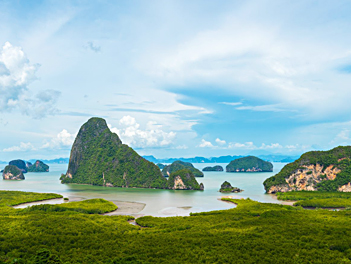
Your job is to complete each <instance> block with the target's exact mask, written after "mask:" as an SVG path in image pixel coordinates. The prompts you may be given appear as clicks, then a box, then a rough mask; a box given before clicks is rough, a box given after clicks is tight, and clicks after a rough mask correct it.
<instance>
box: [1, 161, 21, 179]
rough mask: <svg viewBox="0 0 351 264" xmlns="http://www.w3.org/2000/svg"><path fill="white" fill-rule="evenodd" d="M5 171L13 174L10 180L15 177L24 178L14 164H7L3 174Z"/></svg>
mask: <svg viewBox="0 0 351 264" xmlns="http://www.w3.org/2000/svg"><path fill="white" fill-rule="evenodd" d="M6 173H11V174H12V175H13V176H12V177H11V178H10V180H17V179H21V180H24V176H23V173H22V171H21V170H20V169H19V168H18V167H17V166H15V165H7V166H6V167H5V169H4V171H3V175H5V174H6Z"/></svg>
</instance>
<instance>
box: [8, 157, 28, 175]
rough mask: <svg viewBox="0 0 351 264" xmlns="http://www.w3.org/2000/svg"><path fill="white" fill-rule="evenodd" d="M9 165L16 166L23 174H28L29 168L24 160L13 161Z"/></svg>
mask: <svg viewBox="0 0 351 264" xmlns="http://www.w3.org/2000/svg"><path fill="white" fill-rule="evenodd" d="M9 165H12V166H16V167H17V168H18V169H20V170H21V171H22V173H27V166H26V163H25V162H24V161H23V160H20V159H18V160H11V161H10V162H9Z"/></svg>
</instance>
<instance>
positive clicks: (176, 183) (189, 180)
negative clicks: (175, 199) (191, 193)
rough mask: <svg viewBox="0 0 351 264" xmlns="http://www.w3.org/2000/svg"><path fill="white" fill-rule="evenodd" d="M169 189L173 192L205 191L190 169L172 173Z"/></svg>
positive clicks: (168, 183)
mask: <svg viewBox="0 0 351 264" xmlns="http://www.w3.org/2000/svg"><path fill="white" fill-rule="evenodd" d="M167 187H168V189H173V190H201V191H202V190H204V185H203V184H202V183H200V184H199V183H198V182H197V180H196V179H195V176H194V174H193V173H192V171H191V170H189V169H182V170H178V171H175V172H172V173H171V174H170V176H169V178H168V181H167Z"/></svg>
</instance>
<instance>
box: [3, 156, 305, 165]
mask: <svg viewBox="0 0 351 264" xmlns="http://www.w3.org/2000/svg"><path fill="white" fill-rule="evenodd" d="M242 157H246V156H230V155H227V156H220V157H212V158H205V157H193V158H167V159H157V158H155V157H154V156H143V158H144V159H146V160H148V161H151V162H154V163H173V162H174V161H176V160H181V161H184V162H191V163H229V162H231V161H232V160H235V159H239V158H242ZM256 157H258V158H260V159H263V160H266V161H270V162H286V163H289V162H294V161H295V160H297V159H298V158H300V156H287V155H273V154H272V155H257V156H256ZM36 160H37V159H30V160H28V161H29V162H31V163H34V162H35V161H36ZM40 160H41V161H42V162H44V163H47V164H67V163H68V162H69V158H58V159H51V160H45V159H40ZM0 164H8V161H1V160H0Z"/></svg>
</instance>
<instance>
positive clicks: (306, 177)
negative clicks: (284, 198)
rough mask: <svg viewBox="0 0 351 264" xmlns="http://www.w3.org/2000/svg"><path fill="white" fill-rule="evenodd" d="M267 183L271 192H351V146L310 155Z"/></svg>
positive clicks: (283, 170)
mask: <svg viewBox="0 0 351 264" xmlns="http://www.w3.org/2000/svg"><path fill="white" fill-rule="evenodd" d="M263 184H264V187H265V189H266V192H267V193H276V192H289V191H301V190H306V191H317V190H318V191H340V192H351V146H346V147H341V146H340V147H337V148H334V149H332V150H329V151H310V152H307V153H305V154H303V155H302V156H301V157H300V158H299V159H298V160H296V161H294V162H292V163H289V164H287V165H285V166H284V168H283V169H282V170H281V171H280V172H279V173H278V174H276V175H274V176H272V177H270V178H268V179H266V180H265V181H264V183H263Z"/></svg>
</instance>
